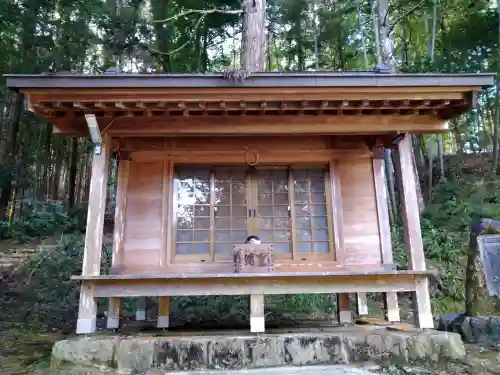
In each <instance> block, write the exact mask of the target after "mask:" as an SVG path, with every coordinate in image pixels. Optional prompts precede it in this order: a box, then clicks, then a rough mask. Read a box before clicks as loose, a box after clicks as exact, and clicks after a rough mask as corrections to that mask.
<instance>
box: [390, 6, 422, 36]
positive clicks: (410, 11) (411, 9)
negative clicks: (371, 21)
mask: <svg viewBox="0 0 500 375" xmlns="http://www.w3.org/2000/svg"><path fill="white" fill-rule="evenodd" d="M425 1H426V0H422V1H421V2H420V3H418V4H417V5H415V6H413V7H412V8H410V9H409V10H408V11H407V12H405V14H403V15H402V16H401V17H399V18H398V19H397V20H396V21H394V23H393V24H392V25H391V27H390V29H389V31H388V32H387V35H391V33H392V31H393V30H394V28H395V27H396V25H397V24H398V22H400V21H401V20H403V19H405V18H406V17H408V16H409V15H410V14H411V13H413V12H414V11H415V10H417V8H419V7H421V6H422V5H423V4H424V3H425Z"/></svg>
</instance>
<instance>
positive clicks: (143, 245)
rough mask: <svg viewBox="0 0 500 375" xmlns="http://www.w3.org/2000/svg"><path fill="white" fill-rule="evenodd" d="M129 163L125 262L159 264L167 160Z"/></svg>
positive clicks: (136, 265) (128, 263) (129, 263)
mask: <svg viewBox="0 0 500 375" xmlns="http://www.w3.org/2000/svg"><path fill="white" fill-rule="evenodd" d="M128 164H129V174H128V176H129V177H128V186H127V202H126V210H125V212H126V214H125V233H124V247H123V249H124V256H123V263H124V264H123V265H124V266H125V267H140V266H158V265H159V264H160V251H161V247H162V232H161V225H162V199H163V193H164V192H163V170H164V168H163V164H164V162H163V161H155V162H134V161H130V162H128ZM165 193H167V192H165Z"/></svg>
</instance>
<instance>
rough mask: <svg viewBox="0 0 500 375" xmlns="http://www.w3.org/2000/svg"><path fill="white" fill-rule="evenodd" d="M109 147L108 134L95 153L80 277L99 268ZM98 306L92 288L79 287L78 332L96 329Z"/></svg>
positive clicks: (109, 139) (89, 331) (88, 331)
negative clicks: (99, 151) (99, 149)
mask: <svg viewBox="0 0 500 375" xmlns="http://www.w3.org/2000/svg"><path fill="white" fill-rule="evenodd" d="M110 146H111V136H110V134H109V133H105V134H103V135H102V145H101V148H102V149H101V153H100V154H94V158H93V161H92V172H91V180H90V193H89V205H88V213H87V230H86V233H85V248H84V252H83V265H82V275H85V276H90V275H99V273H100V269H101V252H102V238H103V229H104V210H105V207H106V193H107V183H108V167H109V159H110V158H109V155H110ZM96 314H97V303H96V300H95V295H93V289H92V288H89V287H88V286H85V285H82V288H81V291H80V305H79V310H78V322H77V330H76V331H77V333H92V332H95V329H96Z"/></svg>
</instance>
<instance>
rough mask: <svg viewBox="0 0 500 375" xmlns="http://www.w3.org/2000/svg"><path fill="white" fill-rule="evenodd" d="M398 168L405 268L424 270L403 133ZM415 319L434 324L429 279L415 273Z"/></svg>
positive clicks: (410, 160)
mask: <svg viewBox="0 0 500 375" xmlns="http://www.w3.org/2000/svg"><path fill="white" fill-rule="evenodd" d="M396 160H397V163H398V167H399V168H398V169H399V174H400V175H399V176H397V177H398V180H399V181H398V182H399V190H400V194H401V216H402V218H403V226H404V235H405V249H406V254H407V258H408V269H409V270H418V271H425V270H426V265H425V255H424V245H423V242H422V231H421V228H420V212H419V208H418V201H417V198H418V197H417V188H416V182H415V173H416V171H415V167H414V164H413V149H412V143H411V137H410V135H409V134H406V135H405V137H404V139H402V140H401V141H400V142H399V143H398V146H397V158H396ZM412 305H413V313H414V315H415V322H416V323H417V325H418V326H419V327H420V328H434V321H433V319H432V310H431V304H430V296H429V279H428V278H427V277H425V278H422V277H419V278H417V279H416V280H415V292H414V293H412Z"/></svg>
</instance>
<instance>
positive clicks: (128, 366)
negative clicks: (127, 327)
mask: <svg viewBox="0 0 500 375" xmlns="http://www.w3.org/2000/svg"><path fill="white" fill-rule="evenodd" d="M155 345H156V340H153V339H144V338H127V339H122V340H120V341H119V343H118V345H117V347H116V352H115V361H116V367H117V368H118V370H119V371H121V372H124V373H127V371H129V372H130V373H133V374H135V373H144V372H146V371H147V370H149V369H150V368H151V367H152V366H153V359H154V354H155Z"/></svg>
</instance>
